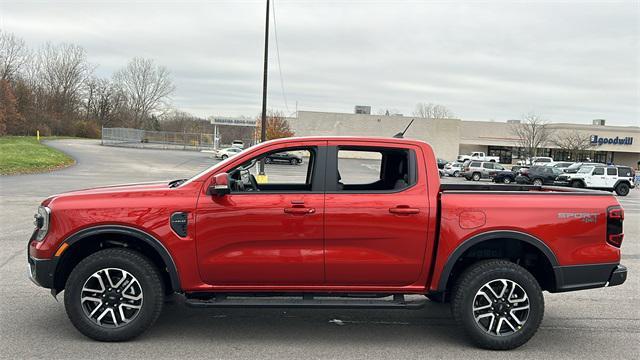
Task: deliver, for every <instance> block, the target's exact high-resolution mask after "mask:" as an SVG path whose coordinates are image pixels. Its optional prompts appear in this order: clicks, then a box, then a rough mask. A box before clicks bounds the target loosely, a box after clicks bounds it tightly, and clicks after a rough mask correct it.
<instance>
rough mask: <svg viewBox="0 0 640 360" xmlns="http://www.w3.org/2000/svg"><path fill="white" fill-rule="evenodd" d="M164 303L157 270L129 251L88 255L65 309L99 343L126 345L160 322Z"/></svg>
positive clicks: (70, 284) (70, 282) (70, 285)
mask: <svg viewBox="0 0 640 360" xmlns="http://www.w3.org/2000/svg"><path fill="white" fill-rule="evenodd" d="M163 303H164V291H163V283H162V280H161V278H160V274H159V273H158V270H157V269H156V267H155V266H154V265H153V263H151V262H150V261H149V259H147V258H146V257H145V256H143V255H142V254H140V253H138V252H135V251H132V250H128V249H121V248H111V249H106V250H101V251H98V252H96V253H94V254H92V255H89V256H88V257H86V258H85V259H83V260H82V261H81V262H80V263H79V264H78V265H77V266H76V267H75V268H74V269H73V271H72V272H71V274H70V275H69V278H68V279H67V282H66V285H65V293H64V305H65V309H66V311H67V315H68V317H69V319H70V320H71V323H72V324H73V325H74V326H75V327H76V329H78V330H79V331H80V332H81V333H82V334H83V335H85V336H87V337H89V338H92V339H94V340H99V341H126V340H130V339H132V338H134V337H136V336H138V335H140V334H142V333H143V332H144V331H145V330H147V329H148V328H149V327H151V325H153V323H154V322H155V321H156V319H158V316H160V312H161V311H162V305H163Z"/></svg>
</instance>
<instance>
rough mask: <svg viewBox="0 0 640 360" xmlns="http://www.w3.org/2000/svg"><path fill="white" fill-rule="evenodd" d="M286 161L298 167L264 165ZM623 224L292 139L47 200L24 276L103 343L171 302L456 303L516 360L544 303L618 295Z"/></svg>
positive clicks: (600, 205) (519, 189)
mask: <svg viewBox="0 0 640 360" xmlns="http://www.w3.org/2000/svg"><path fill="white" fill-rule="evenodd" d="M282 152H290V153H294V154H297V155H299V156H301V157H303V158H304V162H303V163H302V164H301V165H299V166H283V165H278V164H267V165H264V164H263V159H265V158H267V157H268V156H270V155H271V154H274V153H282ZM262 166H264V167H265V168H264V174H261V175H262V176H261V177H260V178H261V182H258V181H257V180H256V178H257V176H256V175H257V170H256V169H258V168H259V167H262ZM291 171H294V173H291ZM623 219H624V211H623V209H622V207H621V206H620V204H619V203H618V201H617V200H616V199H615V198H614V197H613V196H612V195H611V194H610V193H607V192H600V191H593V190H587V189H573V188H560V187H546V186H529V185H513V184H512V185H494V184H491V185H467V184H450V185H445V184H440V181H439V176H438V168H437V165H436V157H435V156H434V152H433V149H432V148H431V146H429V144H427V143H425V142H422V141H417V140H408V139H402V138H360V137H308V138H287V139H279V140H273V141H267V142H264V143H261V144H258V145H256V146H253V147H251V148H248V149H246V150H244V151H243V152H242V153H240V154H238V155H236V156H234V157H231V158H228V159H226V160H224V161H221V162H219V163H217V164H215V165H213V166H212V167H211V168H209V169H207V170H205V171H203V172H202V173H200V174H198V175H196V176H194V177H192V178H190V179H183V180H174V181H171V182H156V183H147V184H132V185H119V186H111V187H102V188H94V189H85V190H78V191H73V192H68V193H64V194H59V195H54V196H51V197H49V198H47V199H46V200H44V201H43V202H42V204H41V206H40V207H39V208H38V210H37V213H36V215H35V231H34V232H33V235H32V237H31V239H30V240H29V243H28V263H29V268H30V277H31V279H32V280H33V281H34V282H35V283H36V284H37V285H40V286H42V287H45V288H49V289H51V293H52V294H53V295H54V296H57V294H58V293H60V292H62V291H64V305H65V309H66V312H67V314H68V317H69V319H70V320H71V322H72V324H73V325H74V326H75V327H76V328H77V329H78V330H79V331H80V332H81V333H82V334H84V335H86V336H88V337H90V338H92V339H95V340H99V341H124V340H129V339H132V338H134V337H135V336H138V335H140V334H141V333H143V332H144V331H145V330H146V329H148V328H149V327H150V326H151V325H152V324H153V323H154V321H156V319H157V318H158V316H159V314H160V312H161V310H162V307H163V304H164V301H165V296H167V295H169V294H174V293H179V294H181V295H182V296H183V297H184V301H185V303H186V304H187V305H188V306H193V307H199V308H212V307H260V306H264V307H287V308H291V307H305V308H326V307H330V308H370V309H419V308H421V307H423V306H425V305H427V303H428V302H429V301H436V302H448V303H450V304H451V309H452V313H453V317H454V319H455V321H456V322H457V323H458V324H459V325H460V326H461V327H462V328H463V329H464V330H465V331H466V333H467V334H468V337H469V339H470V340H471V341H473V342H474V343H475V344H477V345H478V346H480V347H483V348H488V349H513V348H516V347H518V346H520V345H522V344H524V343H526V342H527V341H528V340H529V339H530V338H531V337H532V336H533V335H534V333H535V332H536V330H537V329H538V327H539V326H540V322H541V321H542V317H543V313H544V297H543V292H544V291H548V292H553V293H556V292H564V291H575V290H582V289H591V288H598V287H604V286H615V285H620V284H622V283H623V282H624V281H625V280H626V275H627V269H626V268H625V267H624V266H622V265H620V245H621V243H622V239H623V228H622V223H623ZM598 294H600V293H596V294H595V295H594V296H599V295H598Z"/></svg>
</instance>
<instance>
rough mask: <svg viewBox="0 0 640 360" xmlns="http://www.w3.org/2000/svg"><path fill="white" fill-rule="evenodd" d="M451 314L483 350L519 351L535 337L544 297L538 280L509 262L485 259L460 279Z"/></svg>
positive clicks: (471, 267)
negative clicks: (518, 348)
mask: <svg viewBox="0 0 640 360" xmlns="http://www.w3.org/2000/svg"><path fill="white" fill-rule="evenodd" d="M451 311H452V313H453V316H454V319H455V320H456V322H457V323H458V324H459V325H460V326H462V327H463V329H464V331H465V332H466V333H467V335H468V336H469V337H470V338H471V340H472V341H473V342H474V343H475V344H476V345H477V346H479V347H481V348H485V349H492V350H508V349H515V348H517V347H519V346H521V345H523V344H524V343H526V342H527V341H529V339H531V337H533V335H534V334H535V333H536V331H537V330H538V327H540V322H541V321H542V317H543V315H544V297H543V296H542V289H541V288H540V285H539V284H538V282H537V281H536V279H535V278H534V277H533V275H531V273H529V272H528V271H527V270H526V269H524V268H523V267H521V266H519V265H516V264H514V263H512V262H510V261H505V260H483V261H480V262H477V263H475V264H474V265H472V266H470V267H469V268H468V269H466V270H465V271H464V272H463V273H462V274H461V275H460V277H459V278H458V281H457V282H456V284H455V286H454V289H453V298H452V300H451Z"/></svg>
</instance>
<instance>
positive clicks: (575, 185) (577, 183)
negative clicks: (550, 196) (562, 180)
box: [571, 180, 582, 188]
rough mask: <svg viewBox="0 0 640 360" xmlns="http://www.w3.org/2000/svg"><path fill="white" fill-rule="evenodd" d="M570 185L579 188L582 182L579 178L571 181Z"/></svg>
mask: <svg viewBox="0 0 640 360" xmlns="http://www.w3.org/2000/svg"><path fill="white" fill-rule="evenodd" d="M571 187H573V188H581V187H582V182H581V181H579V180H574V181H572V182H571Z"/></svg>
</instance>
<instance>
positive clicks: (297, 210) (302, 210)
mask: <svg viewBox="0 0 640 360" xmlns="http://www.w3.org/2000/svg"><path fill="white" fill-rule="evenodd" d="M315 212H316V209H314V208H307V207H291V208H284V213H285V214H292V215H307V214H313V213H315Z"/></svg>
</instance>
